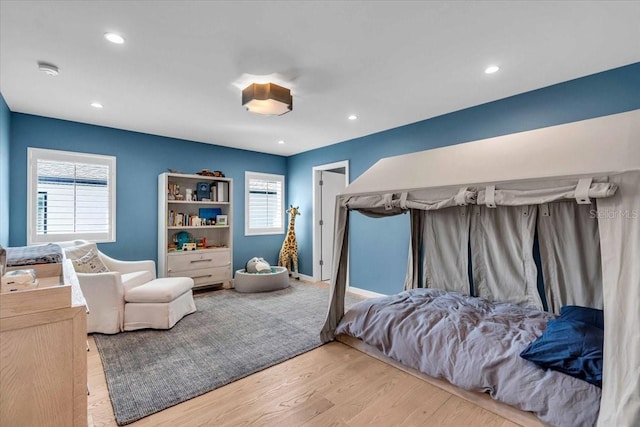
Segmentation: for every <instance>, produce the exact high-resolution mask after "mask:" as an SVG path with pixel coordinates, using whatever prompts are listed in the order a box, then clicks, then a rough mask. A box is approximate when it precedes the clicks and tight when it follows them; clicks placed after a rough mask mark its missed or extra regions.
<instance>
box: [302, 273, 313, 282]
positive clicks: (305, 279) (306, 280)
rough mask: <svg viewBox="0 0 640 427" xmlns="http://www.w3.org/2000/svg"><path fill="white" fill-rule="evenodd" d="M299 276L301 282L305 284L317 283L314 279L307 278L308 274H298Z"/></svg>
mask: <svg viewBox="0 0 640 427" xmlns="http://www.w3.org/2000/svg"><path fill="white" fill-rule="evenodd" d="M298 276H300V280H304V281H305V282H315V280H313V277H311V276H307V275H306V274H298Z"/></svg>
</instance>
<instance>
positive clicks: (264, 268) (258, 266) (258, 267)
mask: <svg viewBox="0 0 640 427" xmlns="http://www.w3.org/2000/svg"><path fill="white" fill-rule="evenodd" d="M244 269H245V271H246V272H247V273H253V274H256V273H270V272H271V266H270V265H269V263H268V262H267V261H265V260H264V258H258V257H253V258H251V259H250V260H249V261H247V264H246V265H245V267H244Z"/></svg>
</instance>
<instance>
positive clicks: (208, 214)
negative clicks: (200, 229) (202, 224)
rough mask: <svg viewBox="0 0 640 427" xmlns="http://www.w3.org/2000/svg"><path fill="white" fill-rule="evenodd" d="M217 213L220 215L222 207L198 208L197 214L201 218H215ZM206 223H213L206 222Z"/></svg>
mask: <svg viewBox="0 0 640 427" xmlns="http://www.w3.org/2000/svg"><path fill="white" fill-rule="evenodd" d="M218 215H222V209H220V208H200V209H198V216H199V217H200V218H202V219H203V220H207V221H209V220H214V221H215V220H216V218H217V217H218ZM206 225H213V224H210V223H209V222H207V224H206Z"/></svg>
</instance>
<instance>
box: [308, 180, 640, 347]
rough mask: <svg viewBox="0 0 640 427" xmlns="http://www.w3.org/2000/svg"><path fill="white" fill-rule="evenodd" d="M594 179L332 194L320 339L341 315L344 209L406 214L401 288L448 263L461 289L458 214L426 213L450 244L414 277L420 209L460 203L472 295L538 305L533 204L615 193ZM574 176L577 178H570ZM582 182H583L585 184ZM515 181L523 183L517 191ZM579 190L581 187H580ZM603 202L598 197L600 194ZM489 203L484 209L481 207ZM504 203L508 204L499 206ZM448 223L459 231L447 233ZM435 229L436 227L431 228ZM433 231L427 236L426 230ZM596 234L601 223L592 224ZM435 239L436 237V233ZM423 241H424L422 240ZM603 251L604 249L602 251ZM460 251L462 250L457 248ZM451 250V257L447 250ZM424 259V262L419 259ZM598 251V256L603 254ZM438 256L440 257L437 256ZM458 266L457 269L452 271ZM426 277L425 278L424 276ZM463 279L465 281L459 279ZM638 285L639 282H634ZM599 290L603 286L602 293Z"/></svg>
mask: <svg viewBox="0 0 640 427" xmlns="http://www.w3.org/2000/svg"><path fill="white" fill-rule="evenodd" d="M602 181H606V178H600V181H599V182H592V181H591V179H590V178H588V179H578V178H575V177H571V178H559V179H558V180H557V181H549V180H547V181H540V182H535V181H529V182H515V183H514V182H512V183H507V184H504V185H502V186H501V185H498V186H497V187H496V186H494V185H491V186H486V187H482V186H480V187H479V188H481V189H480V190H478V189H476V188H474V187H458V188H451V187H446V188H445V187H441V188H435V189H434V188H421V189H417V190H406V191H402V190H399V191H397V192H384V193H380V194H365V195H357V194H345V195H340V196H338V197H337V198H336V219H335V225H334V227H335V231H334V254H333V272H332V274H331V295H330V300H329V310H328V313H327V318H326V320H325V324H324V326H323V328H322V331H321V333H320V337H321V339H322V341H323V342H327V341H331V340H332V339H334V338H335V329H336V327H337V325H338V322H340V319H342V316H343V315H344V295H345V292H346V282H347V253H348V242H347V240H348V228H349V218H348V211H350V210H357V211H359V212H361V213H363V214H365V215H368V216H372V217H383V216H392V215H398V214H402V213H405V212H407V211H410V212H411V243H410V248H409V259H408V263H407V265H408V269H407V275H406V281H405V288H406V289H410V288H415V287H420V286H423V284H425V283H432V284H434V285H435V284H436V282H438V281H442V279H441V277H443V275H444V274H445V273H444V272H442V271H438V270H437V269H438V267H436V264H438V263H439V262H444V264H440V265H445V264H447V263H448V264H450V265H455V268H456V271H457V273H456V272H453V273H452V272H449V274H448V276H447V277H451V274H453V275H454V276H456V275H457V279H456V280H453V281H451V284H447V285H444V286H453V287H456V288H465V277H463V276H465V275H466V273H467V270H466V268H465V267H464V265H465V264H464V262H461V260H465V259H467V252H466V248H465V249H463V248H464V231H463V230H464V227H465V225H464V221H463V220H462V219H461V218H457V219H455V218H454V217H453V216H452V217H450V218H448V217H447V215H448V214H442V215H432V216H430V220H429V221H431V222H429V224H431V225H432V226H433V227H434V229H436V228H438V227H439V225H440V224H443V226H444V227H448V228H449V232H451V236H453V239H454V240H455V241H456V242H455V244H450V243H447V244H444V245H441V247H442V248H446V249H444V250H446V251H447V252H446V254H445V255H443V254H435V253H430V254H428V255H427V256H426V257H425V261H424V262H425V264H426V273H425V274H424V277H421V270H422V268H421V266H422V263H423V260H422V259H421V252H423V253H424V251H421V250H420V247H421V246H420V245H422V244H424V243H425V232H426V230H425V227H427V225H426V223H427V220H426V218H427V216H426V215H425V212H431V213H433V212H439V211H443V210H446V209H447V208H448V209H451V212H455V209H459V208H460V207H461V206H468V205H469V206H470V207H467V208H465V209H467V211H468V212H469V214H468V215H467V216H468V219H467V220H468V221H469V223H470V230H471V237H470V242H471V248H472V253H473V255H472V262H473V276H474V281H475V282H476V290H477V292H476V293H477V294H478V295H479V296H482V297H485V298H488V299H491V300H498V301H508V302H513V303H517V304H524V305H528V306H533V307H537V308H542V302H541V300H540V296H539V294H538V291H537V280H536V275H537V271H536V267H535V263H534V262H533V255H532V246H533V239H534V230H535V218H536V214H537V211H538V207H537V205H538V204H544V203H550V202H558V201H563V200H572V202H573V203H575V201H576V199H579V198H580V197H583V196H584V197H586V198H587V199H588V198H598V199H599V198H607V197H611V196H613V195H614V194H616V190H617V186H616V182H611V183H610V182H602ZM576 182H577V184H576ZM585 183H586V185H583V184H585ZM517 187H522V188H523V189H518V188H517ZM583 191H584V193H583ZM603 200H606V199H603ZM488 206H491V207H488ZM507 206H508V207H507ZM456 222H457V223H458V224H459V225H460V226H461V230H462V232H461V233H457V232H456V233H453V231H451V230H453V228H454V224H456ZM438 232H440V231H438ZM434 235H435V234H434ZM474 236H475V237H474ZM600 236H602V229H600ZM426 239H427V240H426V242H427V246H431V247H437V246H438V244H439V242H436V243H435V244H434V242H430V241H429V239H430V238H429V237H427V238H426ZM436 239H437V237H436ZM423 247H424V246H423ZM603 250H604V249H603ZM463 252H464V253H463ZM456 253H457V254H459V258H460V259H457V258H455V255H454V254H456ZM428 257H430V261H426V259H427V258H428ZM604 258H605V257H604V256H603V259H604ZM443 260H444V261H443ZM460 270H462V271H460ZM429 277H430V279H429ZM467 283H468V281H467ZM639 288H640V286H639ZM605 295H606V292H605Z"/></svg>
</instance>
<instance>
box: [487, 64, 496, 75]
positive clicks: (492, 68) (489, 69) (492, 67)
mask: <svg viewBox="0 0 640 427" xmlns="http://www.w3.org/2000/svg"><path fill="white" fill-rule="evenodd" d="M498 70H500V67H498V66H497V65H490V66H488V67H487V68H485V70H484V72H485V74H493V73H496V72H498Z"/></svg>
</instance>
